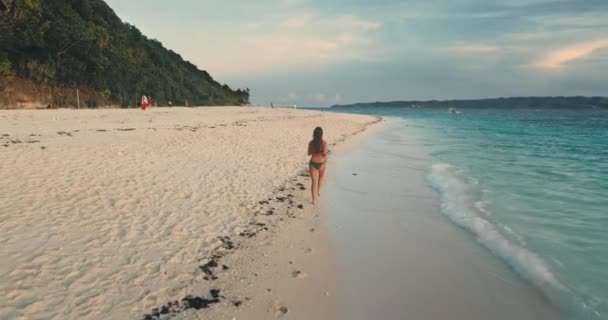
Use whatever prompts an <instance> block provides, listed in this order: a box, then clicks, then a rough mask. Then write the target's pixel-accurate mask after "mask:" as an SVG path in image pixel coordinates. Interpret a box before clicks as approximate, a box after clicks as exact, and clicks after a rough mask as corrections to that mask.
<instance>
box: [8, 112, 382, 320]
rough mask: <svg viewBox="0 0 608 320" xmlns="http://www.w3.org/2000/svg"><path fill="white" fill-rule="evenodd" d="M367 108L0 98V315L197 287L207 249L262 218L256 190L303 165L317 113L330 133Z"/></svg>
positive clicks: (93, 312)
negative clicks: (32, 104) (88, 103)
mask: <svg viewBox="0 0 608 320" xmlns="http://www.w3.org/2000/svg"><path fill="white" fill-rule="evenodd" d="M373 120H374V119H373V118H370V117H364V116H355V115H338V114H329V113H319V112H312V111H292V110H276V109H274V110H271V109H261V108H260V109H257V108H217V109H185V108H173V109H152V110H148V111H146V112H145V113H144V112H141V111H140V110H94V111H92V110H81V111H77V110H52V111H2V112H0V163H1V164H2V166H1V169H0V221H2V223H1V224H0V296H1V297H5V298H4V299H2V300H0V319H19V318H24V319H53V318H55V319H108V318H114V319H116V318H120V319H125V318H141V317H142V316H143V315H145V314H147V313H149V312H150V310H151V309H152V308H157V307H160V306H163V305H165V304H166V303H167V302H170V301H174V300H179V299H181V298H183V297H185V296H187V295H190V294H197V293H193V292H191V291H192V288H193V286H195V285H196V284H197V283H201V282H204V281H206V280H204V279H203V277H204V276H209V275H206V274H205V272H203V271H202V270H201V269H200V266H201V264H202V263H204V262H206V261H208V260H206V259H207V258H209V257H210V256H212V254H213V253H216V254H217V253H218V252H222V250H224V251H226V250H231V249H230V247H231V245H230V243H232V242H235V243H236V242H237V240H236V239H237V238H242V237H246V235H247V234H249V233H252V232H259V231H260V230H261V229H263V227H262V226H260V225H256V224H255V221H256V219H255V217H256V216H257V215H258V214H259V213H260V210H262V209H264V210H266V208H261V207H260V205H259V204H258V202H259V201H261V200H264V199H267V198H268V197H269V196H270V195H271V194H272V193H273V191H276V190H277V189H279V188H280V187H281V186H284V185H285V182H286V180H288V179H289V178H290V177H294V176H297V173H298V172H299V171H300V170H302V169H303V168H305V163H306V161H307V158H306V155H305V151H306V150H305V149H306V143H307V142H308V140H309V137H310V135H311V132H312V129H313V128H314V127H315V126H317V125H320V126H322V127H324V128H325V130H326V133H327V138H328V140H329V141H330V142H336V141H338V140H341V139H343V138H344V137H345V136H347V135H349V134H351V133H353V132H356V131H359V130H361V129H362V128H363V127H364V126H365V125H366V124H368V123H369V122H371V121H373ZM293 183H295V182H293ZM293 187H294V189H295V188H297V187H298V186H297V185H294V186H293ZM293 201H299V200H292V202H293ZM297 204H299V203H291V204H288V203H285V204H283V205H284V206H285V207H286V210H287V209H290V208H291V207H292V206H296V205H297ZM306 205H307V204H306ZM290 210H295V209H290ZM239 235H241V236H239ZM220 237H229V238H222V239H223V240H222V239H220ZM231 239H233V240H231ZM180 304H183V303H182V302H180ZM172 307H174V306H172Z"/></svg>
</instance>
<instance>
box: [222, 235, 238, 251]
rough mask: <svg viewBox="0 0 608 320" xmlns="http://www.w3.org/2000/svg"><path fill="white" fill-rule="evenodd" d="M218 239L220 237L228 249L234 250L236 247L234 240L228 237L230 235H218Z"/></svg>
mask: <svg viewBox="0 0 608 320" xmlns="http://www.w3.org/2000/svg"><path fill="white" fill-rule="evenodd" d="M218 239H220V241H221V242H222V244H223V245H224V248H226V249H228V250H232V249H234V248H235V246H234V242H232V240H230V237H228V236H225V237H218Z"/></svg>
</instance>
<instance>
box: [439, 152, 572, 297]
mask: <svg viewBox="0 0 608 320" xmlns="http://www.w3.org/2000/svg"><path fill="white" fill-rule="evenodd" d="M453 170H454V168H452V167H451V166H450V165H449V164H446V163H437V164H434V165H432V168H431V173H430V175H429V176H428V180H429V181H430V183H431V185H432V186H433V188H435V189H436V190H437V191H438V192H439V193H440V195H441V212H442V213H443V214H445V215H446V216H448V217H449V218H450V219H451V220H452V221H453V222H454V223H456V224H458V225H459V226H461V227H463V228H465V229H467V230H468V231H470V232H472V233H473V234H474V235H475V236H476V237H477V240H478V241H479V242H480V243H481V244H483V245H484V246H485V247H487V248H488V249H490V250H491V251H492V252H493V253H494V254H496V255H497V256H499V257H501V258H502V259H504V260H505V261H506V262H507V263H509V264H510V265H511V266H512V267H513V268H515V269H516V270H517V271H518V272H519V273H520V274H521V275H522V276H524V277H525V278H526V279H527V280H529V281H531V282H532V283H534V284H536V285H537V286H539V287H540V288H545V287H547V286H550V287H551V288H554V289H560V290H566V288H565V287H564V286H563V285H562V284H561V283H560V282H559V281H558V280H557V279H556V278H555V276H554V275H553V273H551V270H549V267H548V266H547V265H546V264H545V263H544V262H543V261H542V259H541V258H540V257H538V256H537V255H536V254H535V253H534V252H531V251H529V250H527V249H526V248H524V247H521V246H519V245H517V244H515V243H512V242H511V241H509V240H508V239H507V238H505V237H504V236H503V235H502V234H501V233H500V232H499V231H498V230H497V229H496V226H494V225H493V224H491V223H490V222H489V221H488V220H485V219H484V218H482V217H481V216H480V215H479V214H478V213H476V212H475V211H476V209H474V206H476V207H479V204H474V206H471V203H472V201H471V200H470V199H469V198H468V197H467V190H466V186H465V185H464V183H462V182H461V180H460V179H459V178H458V177H457V176H456V174H455V173H454V172H453ZM477 210H480V211H481V212H484V211H483V210H482V209H481V208H477ZM505 228H507V230H509V229H508V227H507V226H505Z"/></svg>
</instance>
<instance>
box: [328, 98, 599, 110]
mask: <svg viewBox="0 0 608 320" xmlns="http://www.w3.org/2000/svg"><path fill="white" fill-rule="evenodd" d="M337 107H389V108H391V107H401V108H403V107H411V108H462V109H484V108H486V109H489V108H497V109H608V98H606V97H514V98H496V99H477V100H445V101H438V100H430V101H391V102H372V103H357V104H351V105H335V106H332V108H337Z"/></svg>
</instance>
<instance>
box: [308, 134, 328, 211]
mask: <svg viewBox="0 0 608 320" xmlns="http://www.w3.org/2000/svg"><path fill="white" fill-rule="evenodd" d="M327 152H328V150H327V142H325V140H323V129H321V128H320V127H316V128H315V130H314V131H313V134H312V141H310V142H309V143H308V155H309V156H311V157H310V162H309V163H308V169H309V170H310V177H311V180H312V185H311V187H310V190H311V192H312V204H315V203H316V199H317V197H320V196H321V185H322V183H323V176H324V175H325V162H326V161H327Z"/></svg>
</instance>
